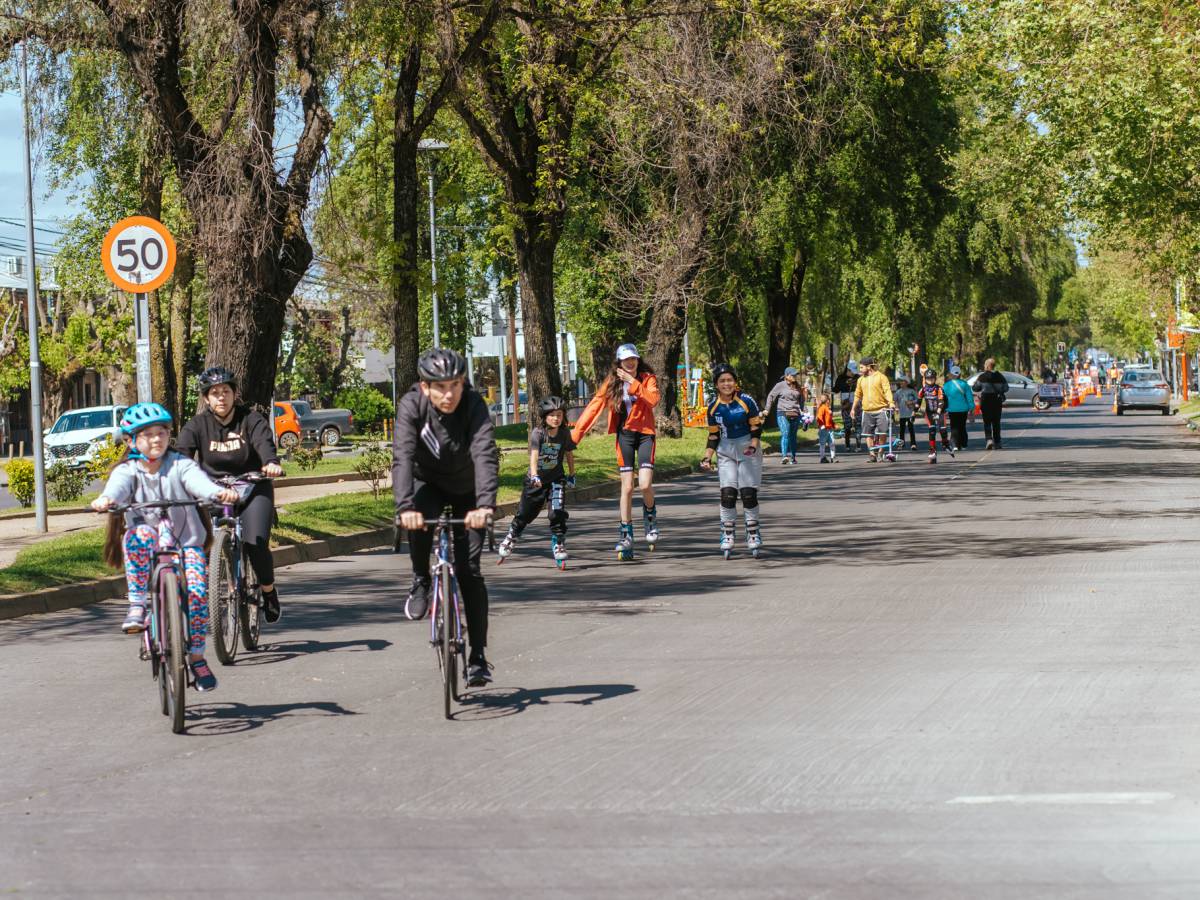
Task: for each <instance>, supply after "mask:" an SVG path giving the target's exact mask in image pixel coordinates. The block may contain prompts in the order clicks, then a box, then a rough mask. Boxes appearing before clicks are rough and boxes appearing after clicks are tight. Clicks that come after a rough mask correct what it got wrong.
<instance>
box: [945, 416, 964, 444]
mask: <svg viewBox="0 0 1200 900" xmlns="http://www.w3.org/2000/svg"><path fill="white" fill-rule="evenodd" d="M947 415H949V416H950V433H951V434H952V435H953V436H954V446H955V447H958V448H959V449H960V450H965V449H967V414H966V413H965V412H952V413H948V414H947Z"/></svg>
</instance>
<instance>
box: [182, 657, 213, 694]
mask: <svg viewBox="0 0 1200 900" xmlns="http://www.w3.org/2000/svg"><path fill="white" fill-rule="evenodd" d="M188 665H189V666H191V669H192V677H193V678H195V679H196V690H198V691H215V690H216V689H217V676H216V675H214V674H213V671H212V669H210V668H209V667H208V663H207V662H206V661H205V660H203V659H198V660H196V661H195V662H192V663H188Z"/></svg>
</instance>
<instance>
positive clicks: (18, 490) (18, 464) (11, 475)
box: [5, 459, 36, 506]
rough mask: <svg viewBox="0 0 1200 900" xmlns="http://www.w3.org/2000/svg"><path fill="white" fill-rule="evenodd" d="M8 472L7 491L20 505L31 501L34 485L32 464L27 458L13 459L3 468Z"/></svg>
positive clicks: (28, 503)
mask: <svg viewBox="0 0 1200 900" xmlns="http://www.w3.org/2000/svg"><path fill="white" fill-rule="evenodd" d="M5 471H6V472H7V473H8V492H9V493H10V494H12V495H13V499H15V500H16V501H17V502H18V503H20V504H21V505H22V506H29V505H31V504H32V503H33V495H34V493H35V490H36V487H35V484H34V466H33V462H32V461H31V460H28V459H14V460H12V461H11V462H9V464H8V466H7V467H6V468H5Z"/></svg>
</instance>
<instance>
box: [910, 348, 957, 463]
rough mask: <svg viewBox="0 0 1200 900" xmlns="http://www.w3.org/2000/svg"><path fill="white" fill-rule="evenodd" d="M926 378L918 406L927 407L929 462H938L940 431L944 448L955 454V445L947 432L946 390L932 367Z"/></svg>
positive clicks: (918, 399) (926, 422)
mask: <svg viewBox="0 0 1200 900" xmlns="http://www.w3.org/2000/svg"><path fill="white" fill-rule="evenodd" d="M924 380H925V383H924V384H923V385H921V390H920V391H918V392H917V406H916V408H917V409H918V410H920V408H921V406H922V405H924V407H925V424H926V425H928V426H929V462H930V463H936V462H937V437H938V434H939V433H940V434H941V436H942V449H944V450H945V451H946V452H947V453H949V454H950V455H951V456H953V455H954V447H952V446H951V445H950V438H949V437H948V436H947V434H946V392H945V391H943V390H942V388H941V385H939V384H938V383H937V372H935V371H934V370H933V369H932V368H930V369H926V370H925V378H924Z"/></svg>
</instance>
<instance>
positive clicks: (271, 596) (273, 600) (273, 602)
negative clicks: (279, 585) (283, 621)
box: [262, 588, 280, 622]
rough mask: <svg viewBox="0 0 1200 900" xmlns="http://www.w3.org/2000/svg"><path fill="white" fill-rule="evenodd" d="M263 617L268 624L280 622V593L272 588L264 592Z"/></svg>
mask: <svg viewBox="0 0 1200 900" xmlns="http://www.w3.org/2000/svg"><path fill="white" fill-rule="evenodd" d="M262 604H263V615H264V616H265V617H266V620H267V621H268V622H278V621H279V615H280V612H279V591H278V590H276V589H275V588H271V590H269V591H263V592H262Z"/></svg>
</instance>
